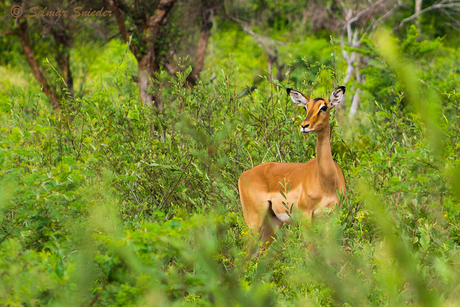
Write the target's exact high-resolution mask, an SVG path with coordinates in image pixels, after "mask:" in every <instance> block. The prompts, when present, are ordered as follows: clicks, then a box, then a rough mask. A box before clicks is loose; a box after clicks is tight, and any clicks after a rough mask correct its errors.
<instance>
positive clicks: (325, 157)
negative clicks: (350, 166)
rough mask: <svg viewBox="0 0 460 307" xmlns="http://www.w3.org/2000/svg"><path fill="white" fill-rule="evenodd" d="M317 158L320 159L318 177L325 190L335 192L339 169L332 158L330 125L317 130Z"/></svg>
mask: <svg viewBox="0 0 460 307" xmlns="http://www.w3.org/2000/svg"><path fill="white" fill-rule="evenodd" d="M316 135H317V140H316V159H317V160H318V169H317V171H318V178H319V180H320V183H321V187H322V188H323V190H324V191H329V190H330V192H335V189H336V177H337V169H336V167H335V164H334V160H333V159H332V153H331V137H330V128H329V125H327V127H326V128H325V129H323V130H320V131H317V132H316Z"/></svg>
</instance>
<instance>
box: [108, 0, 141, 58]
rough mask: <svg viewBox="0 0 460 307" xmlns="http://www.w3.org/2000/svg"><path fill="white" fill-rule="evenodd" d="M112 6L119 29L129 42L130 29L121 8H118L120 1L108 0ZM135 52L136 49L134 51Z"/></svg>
mask: <svg viewBox="0 0 460 307" xmlns="http://www.w3.org/2000/svg"><path fill="white" fill-rule="evenodd" d="M107 1H108V3H109V5H110V7H111V8H112V12H113V14H114V15H115V19H116V21H117V24H118V29H119V30H120V33H121V37H122V38H123V39H124V40H125V42H126V43H127V42H129V35H128V31H127V30H126V26H125V21H124V20H123V16H121V13H120V10H119V9H118V3H116V2H115V1H114V0H107ZM133 53H134V51H133Z"/></svg>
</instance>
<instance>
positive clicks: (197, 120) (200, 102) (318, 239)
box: [0, 1, 460, 306]
mask: <svg viewBox="0 0 460 307" xmlns="http://www.w3.org/2000/svg"><path fill="white" fill-rule="evenodd" d="M259 2H261V3H262V2H263V1H259ZM259 2H257V1H255V2H254V3H255V4H257V3H259ZM272 2H273V1H268V4H269V5H272V4H273V3H272ZM248 3H252V2H248ZM259 4H260V3H259ZM243 8H244V7H243ZM280 9H282V10H284V9H286V10H287V11H286V12H287V13H286V16H287V17H289V16H291V15H290V14H293V13H292V12H291V11H289V10H288V8H284V7H281V8H280ZM254 12H255V13H254V14H256V15H257V14H261V12H263V11H262V10H261V8H260V6H257V7H256V9H255V10H254ZM263 16H265V17H266V18H267V19H268V21H266V22H268V23H270V22H274V23H276V22H278V25H280V24H281V25H282V24H283V23H282V22H281V21H280V20H279V19H276V20H270V15H263ZM286 20H287V19H286ZM286 20H285V24H287V25H286V27H287V28H283V27H281V26H278V27H275V26H273V29H274V30H273V31H274V32H273V33H272V35H273V37H276V38H277V39H281V38H280V33H281V32H283V31H285V32H286V33H287V31H289V29H288V26H289V22H288V21H286ZM293 20H294V21H295V18H294V17H293ZM294 21H293V22H294ZM425 26H427V25H425ZM212 44H213V46H212V51H209V52H208V53H209V56H208V58H207V63H208V64H207V69H206V70H205V71H203V73H202V80H209V79H211V75H212V74H213V73H216V78H215V80H213V81H212V82H208V81H200V82H199V83H198V84H197V85H196V86H195V87H193V88H190V87H189V86H187V82H186V77H187V75H188V74H189V73H190V71H191V68H184V72H180V71H179V72H178V73H177V75H176V76H171V75H169V74H167V73H166V72H162V73H160V74H159V75H158V80H157V81H158V84H159V88H160V91H159V92H158V93H156V95H160V96H161V101H163V103H164V111H163V112H156V111H155V110H152V108H149V107H148V106H146V105H145V104H143V103H142V102H140V101H139V94H138V89H137V85H136V84H134V83H133V81H132V72H133V70H135V69H136V68H135V67H136V66H135V63H134V60H133V57H132V55H130V54H129V52H128V50H129V47H128V46H127V45H123V44H121V43H119V42H117V41H111V42H110V43H109V44H106V45H104V46H101V47H98V48H96V47H93V48H92V49H89V48H88V46H87V45H85V44H84V43H81V45H79V46H76V47H75V48H74V49H73V51H72V52H73V54H72V56H73V57H74V58H75V59H78V60H77V61H76V63H77V64H78V65H80V64H81V63H87V61H92V62H91V63H90V64H88V65H87V64H81V65H82V67H83V66H85V65H87V66H86V67H85V68H84V69H83V68H81V70H82V71H83V70H84V71H85V72H86V74H87V78H88V79H87V80H86V82H87V83H86V84H87V85H85V86H87V88H85V87H83V85H84V83H83V81H81V80H80V81H78V80H77V81H76V85H77V86H81V87H82V89H83V88H85V89H84V90H82V91H81V92H83V94H82V95H81V96H78V95H77V96H75V98H73V97H71V96H67V98H66V99H62V104H63V106H64V108H63V110H62V111H61V112H55V111H53V110H52V109H51V108H50V106H49V102H48V100H47V98H46V96H45V95H44V94H43V93H42V92H41V91H40V86H38V85H37V84H36V83H35V82H34V81H33V79H32V77H31V76H30V75H29V74H28V73H27V69H26V68H25V67H26V65H25V63H24V62H21V60H17V59H16V61H17V63H15V64H14V65H10V64H8V65H5V66H1V67H0V85H1V91H0V123H1V124H0V211H1V215H0V216H1V227H0V305H5V306H45V305H53V306H60V305H62V306H70V305H75V306H80V305H81V306H88V305H90V306H144V305H145V306H151V305H159V306H169V305H174V306H178V305H185V306H188V305H193V306H195V305H198V306H209V305H218V306H275V305H280V306H291V305H298V306H305V305H312V306H368V305H373V306H380V305H387V306H401V305H416V306H418V305H420V306H438V305H443V306H456V305H458V304H459V303H460V297H459V293H460V289H459V279H460V255H459V244H460V224H459V222H458V220H459V218H460V211H459V210H458V209H460V156H459V154H460V114H459V110H460V105H459V98H460V96H459V93H458V90H457V88H456V86H457V84H459V82H460V70H459V67H460V53H459V52H458V50H457V49H455V48H454V47H451V45H452V42H449V44H447V43H445V39H442V38H426V39H420V33H419V32H418V31H417V30H416V28H415V27H411V28H410V29H409V30H408V31H407V33H406V34H404V36H403V37H401V38H399V39H396V38H394V37H393V36H390V35H389V34H388V33H386V32H380V33H375V35H373V36H366V37H364V38H363V40H362V46H361V48H359V49H357V50H355V51H356V52H358V53H360V54H365V55H366V56H368V59H369V60H368V62H367V65H366V67H365V68H364V70H363V74H365V75H366V82H365V83H363V84H353V85H354V86H356V87H360V88H362V90H363V92H362V101H361V105H360V111H359V112H358V114H357V115H356V116H355V117H353V118H349V117H348V113H347V112H346V110H337V111H336V112H335V113H334V115H333V119H332V121H331V125H332V127H333V129H332V130H331V131H332V152H333V155H334V158H335V159H336V161H337V163H338V164H339V165H340V166H341V168H342V170H343V172H344V175H345V178H346V184H347V189H348V192H347V194H346V195H344V197H343V204H342V206H341V207H340V208H338V209H337V210H335V211H332V212H329V213H328V214H326V216H325V217H324V218H323V219H320V220H317V221H316V220H315V221H314V223H313V225H312V227H311V228H308V227H303V226H305V225H303V222H302V221H296V222H295V223H294V225H285V226H283V228H282V230H281V232H280V233H279V234H278V236H277V239H276V240H275V242H274V243H273V244H272V246H270V247H269V248H268V249H266V250H264V251H263V252H262V253H261V255H259V256H257V257H253V258H251V257H250V255H249V254H248V252H247V249H246V245H247V242H248V240H249V236H250V234H249V231H248V228H247V227H246V225H245V223H244V221H243V215H242V212H241V209H240V201H239V195H238V189H237V180H238V177H239V175H240V174H241V173H242V172H243V171H244V170H247V169H249V168H251V167H253V166H255V165H258V164H260V163H262V162H267V161H278V162H306V161H308V160H310V159H311V158H313V157H314V156H315V150H314V148H315V146H314V144H315V136H314V135H308V136H305V135H302V134H301V133H300V132H299V129H298V127H299V124H300V122H301V121H302V119H303V116H304V110H303V109H301V108H296V107H295V106H294V105H293V104H292V103H291V102H290V100H289V98H288V97H287V95H286V91H285V88H286V87H295V88H297V89H299V90H302V91H303V92H306V93H309V94H310V95H311V96H312V97H327V96H328V95H329V93H330V92H331V91H332V90H333V89H334V88H335V87H336V86H337V85H339V83H340V81H339V80H340V78H341V76H343V75H344V70H345V66H346V64H345V63H344V61H343V59H342V58H341V57H340V56H339V55H340V54H341V49H340V46H339V45H338V44H337V40H336V39H335V38H334V37H332V39H331V40H328V39H325V38H321V37H318V36H310V37H307V38H301V39H300V38H297V37H296V39H294V40H290V39H288V38H286V39H285V42H284V45H283V47H282V49H281V51H280V52H281V53H283V52H284V53H288V51H289V52H290V54H289V57H290V60H292V62H291V63H290V65H291V66H292V67H295V70H292V73H291V74H288V75H287V78H286V80H284V81H283V82H281V83H280V82H278V81H274V80H272V79H271V78H269V77H267V72H266V70H265V68H261V67H263V66H264V65H266V60H265V59H264V57H263V52H262V51H261V50H260V49H258V47H257V45H256V44H254V43H253V42H252V40H251V39H250V37H249V36H247V35H245V34H244V33H243V32H242V31H241V29H239V28H238V27H235V26H233V25H232V24H228V23H225V22H223V23H222V25H221V28H220V31H218V32H216V33H214V35H213V42H212ZM236 47H237V48H236ZM283 48H284V49H283ZM248 54H251V57H249V56H248ZM88 58H91V59H92V60H88ZM79 60H81V61H79ZM48 63H49V62H48ZM77 64H75V65H77ZM47 65H48V66H47V67H48V74H49V75H51V76H53V78H54V81H55V82H56V83H59V82H62V77H61V76H60V75H59V72H58V69H56V68H55V67H54V66H52V63H51V64H47ZM24 71H26V72H24ZM257 78H260V79H262V81H258V82H259V84H258V88H257V89H256V90H255V91H253V92H252V93H250V94H249V95H246V96H242V95H240V93H241V91H242V90H243V89H244V88H245V87H248V86H250V85H251V84H253V81H254V80H255V79H257ZM78 82H81V83H78ZM88 84H89V85H88ZM62 86H63V87H64V88H65V84H63V85H62ZM350 88H351V87H349V91H348V92H347V93H349V92H350ZM347 108H349V102H347ZM306 244H313V245H314V246H315V248H314V250H315V253H314V254H310V255H307V254H306V252H305V246H306Z"/></svg>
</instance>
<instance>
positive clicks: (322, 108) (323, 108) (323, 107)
mask: <svg viewBox="0 0 460 307" xmlns="http://www.w3.org/2000/svg"><path fill="white" fill-rule="evenodd" d="M321 111H327V106H322V107H321V108H320V109H319V112H321Z"/></svg>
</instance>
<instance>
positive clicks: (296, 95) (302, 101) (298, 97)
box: [286, 88, 310, 107]
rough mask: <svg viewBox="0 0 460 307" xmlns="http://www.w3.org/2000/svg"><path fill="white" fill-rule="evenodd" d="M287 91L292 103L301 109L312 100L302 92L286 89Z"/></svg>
mask: <svg viewBox="0 0 460 307" xmlns="http://www.w3.org/2000/svg"><path fill="white" fill-rule="evenodd" d="M286 91H287V94H288V95H289V97H291V99H292V102H294V103H295V104H296V105H297V106H299V107H302V106H306V105H307V102H308V100H310V98H308V97H307V96H305V95H304V94H302V93H301V92H298V91H296V90H293V89H292V88H288V89H286Z"/></svg>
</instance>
